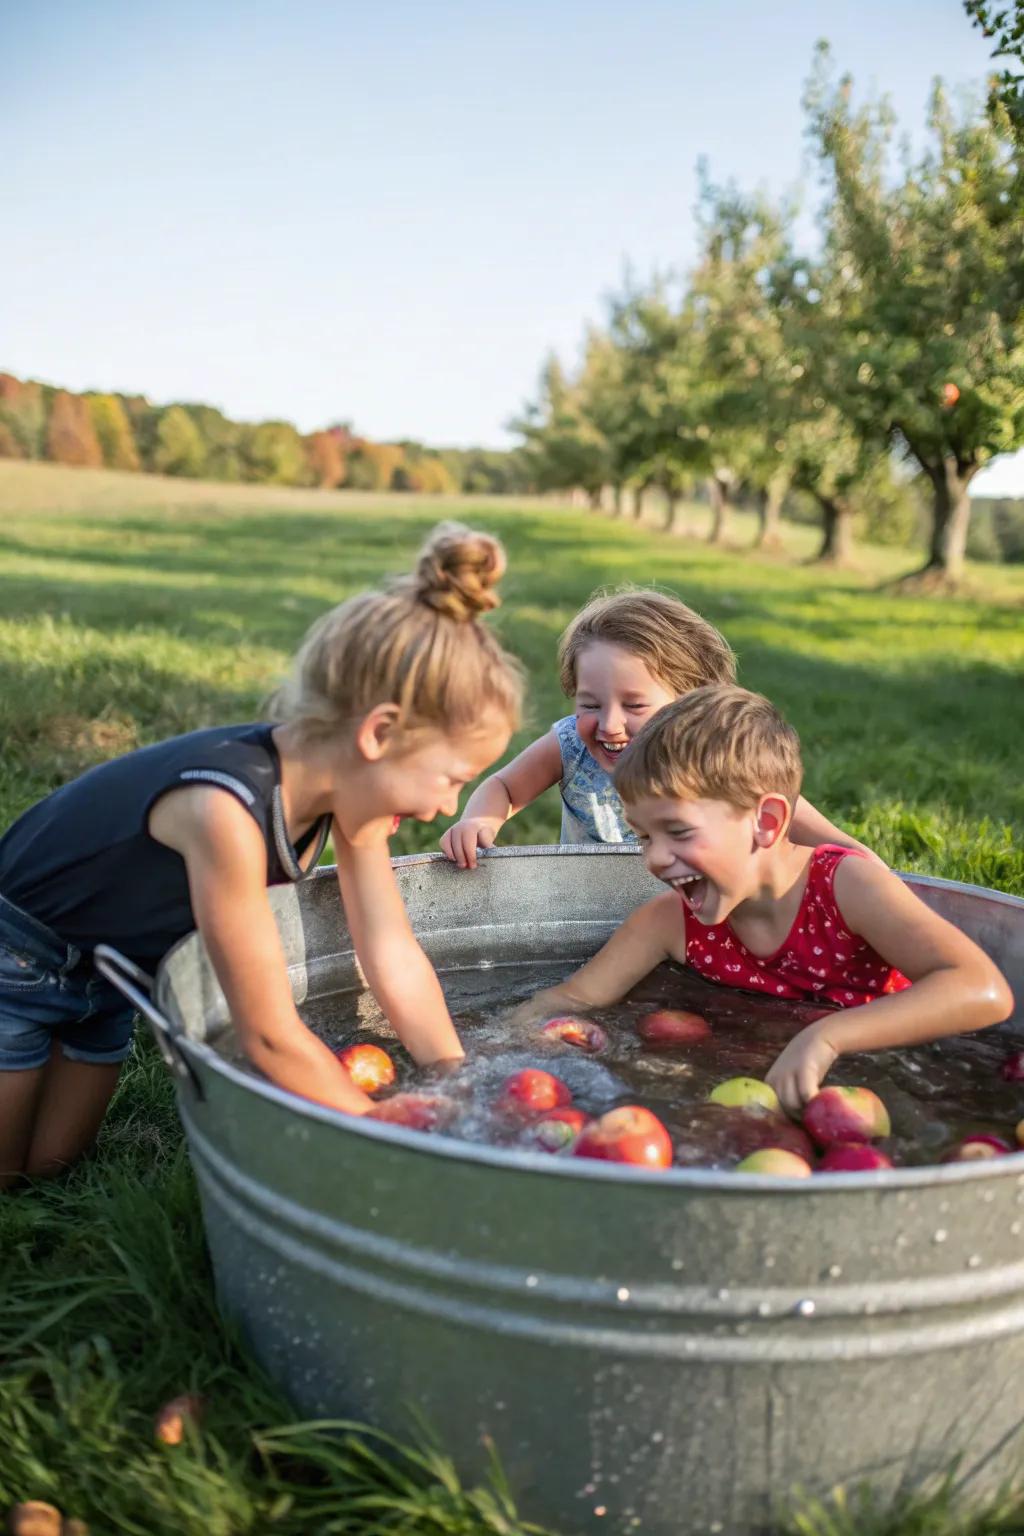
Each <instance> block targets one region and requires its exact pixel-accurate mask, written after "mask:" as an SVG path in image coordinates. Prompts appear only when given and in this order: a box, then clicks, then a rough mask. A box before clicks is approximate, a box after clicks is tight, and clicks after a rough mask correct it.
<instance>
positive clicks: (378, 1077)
mask: <svg viewBox="0 0 1024 1536" xmlns="http://www.w3.org/2000/svg"><path fill="white" fill-rule="evenodd" d="M334 1054H335V1055H336V1056H337V1058H338V1060H339V1061H340V1062H341V1064H342V1066H343V1067H344V1068H345V1071H346V1072H347V1073H348V1075H349V1077H350V1078H351V1079H352V1081H353V1082H354V1083H355V1085H356V1087H357V1088H361V1089H362V1090H363V1092H364V1093H380V1091H381V1089H382V1088H390V1087H391V1084H392V1083H393V1082H394V1080H395V1064H394V1062H393V1061H392V1060H391V1057H390V1056H389V1055H388V1053H387V1051H382V1050H381V1048H380V1046H379V1045H346V1046H345V1047H344V1049H343V1050H340V1051H335V1053H334Z"/></svg>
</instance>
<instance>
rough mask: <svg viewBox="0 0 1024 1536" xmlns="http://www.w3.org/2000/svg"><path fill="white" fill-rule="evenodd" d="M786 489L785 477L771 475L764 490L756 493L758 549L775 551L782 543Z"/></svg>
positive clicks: (787, 486) (787, 487)
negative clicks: (783, 507)
mask: <svg viewBox="0 0 1024 1536" xmlns="http://www.w3.org/2000/svg"><path fill="white" fill-rule="evenodd" d="M788 489H789V485H788V482H787V479H786V477H785V475H773V476H772V478H771V480H769V482H768V484H767V486H766V487H765V488H764V490H762V491H759V492H758V507H757V513H758V520H759V525H758V530H757V539H756V540H755V543H756V545H757V548H758V549H777V548H778V547H779V545H780V544H781V543H782V503H783V502H784V501H785V499H786V492H787V490H788Z"/></svg>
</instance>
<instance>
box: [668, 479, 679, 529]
mask: <svg viewBox="0 0 1024 1536" xmlns="http://www.w3.org/2000/svg"><path fill="white" fill-rule="evenodd" d="M682 500H683V498H682V497H681V496H680V494H679V492H678V491H672V490H669V488H668V487H667V486H666V487H665V532H666V533H674V532H675V527H676V518H677V517H678V516H679V508H680V506H681V505H682Z"/></svg>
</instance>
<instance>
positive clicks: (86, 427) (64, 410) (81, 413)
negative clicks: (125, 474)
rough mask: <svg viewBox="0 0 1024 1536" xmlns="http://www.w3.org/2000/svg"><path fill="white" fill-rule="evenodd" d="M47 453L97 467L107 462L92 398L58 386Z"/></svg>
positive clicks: (65, 461) (56, 460)
mask: <svg viewBox="0 0 1024 1536" xmlns="http://www.w3.org/2000/svg"><path fill="white" fill-rule="evenodd" d="M46 457H47V458H48V459H51V460H52V461H53V462H54V463H55V464H75V465H80V466H82V467H83V468H90V469H96V468H98V467H99V466H100V465H101V464H102V463H103V453H102V450H101V448H100V445H99V439H98V438H97V436H96V432H95V430H94V428H93V424H92V417H91V415H90V414H89V404H88V401H86V400H84V399H83V398H82V396H81V395H72V394H69V393H68V391H67V390H66V389H58V390H57V392H56V394H55V395H54V397H53V400H52V401H51V404H50V419H49V421H48V422H47V427H46Z"/></svg>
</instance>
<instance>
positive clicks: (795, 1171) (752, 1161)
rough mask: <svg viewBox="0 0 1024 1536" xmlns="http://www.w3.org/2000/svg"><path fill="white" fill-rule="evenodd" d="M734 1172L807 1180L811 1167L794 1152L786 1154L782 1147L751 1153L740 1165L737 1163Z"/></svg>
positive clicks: (763, 1148)
mask: <svg viewBox="0 0 1024 1536" xmlns="http://www.w3.org/2000/svg"><path fill="white" fill-rule="evenodd" d="M736 1172H737V1173H772V1174H775V1175H776V1176H777V1177H779V1178H783V1179H809V1178H810V1176H811V1165H810V1163H807V1162H805V1161H804V1159H803V1158H802V1157H797V1155H796V1153H795V1152H787V1151H786V1150H785V1148H783V1147H762V1149H761V1151H760V1152H751V1154H750V1156H749V1157H745V1158H744V1159H743V1161H742V1163H737V1164H736Z"/></svg>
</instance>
